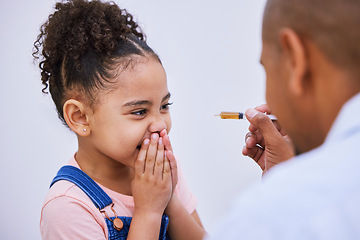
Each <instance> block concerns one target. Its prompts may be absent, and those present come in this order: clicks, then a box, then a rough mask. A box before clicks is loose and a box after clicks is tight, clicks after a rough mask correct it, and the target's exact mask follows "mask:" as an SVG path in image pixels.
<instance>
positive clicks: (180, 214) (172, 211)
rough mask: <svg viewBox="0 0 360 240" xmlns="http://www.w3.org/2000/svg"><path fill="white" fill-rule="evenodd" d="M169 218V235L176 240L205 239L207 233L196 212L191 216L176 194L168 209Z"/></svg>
mask: <svg viewBox="0 0 360 240" xmlns="http://www.w3.org/2000/svg"><path fill="white" fill-rule="evenodd" d="M165 213H166V214H167V215H168V216H169V219H170V221H169V235H170V238H171V239H174V240H182V239H184V240H188V239H192V240H197V239H199V240H200V239H203V238H204V236H205V234H206V232H205V230H204V228H203V226H202V224H201V221H200V218H199V216H198V214H197V212H196V210H195V211H194V212H193V213H192V214H190V213H189V212H188V211H187V210H186V208H185V207H184V205H183V204H182V203H181V202H180V201H179V199H178V198H177V197H176V195H175V194H174V195H173V196H172V198H171V200H170V202H169V204H168V207H167V208H166V211H165Z"/></svg>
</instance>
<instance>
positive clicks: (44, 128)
mask: <svg viewBox="0 0 360 240" xmlns="http://www.w3.org/2000/svg"><path fill="white" fill-rule="evenodd" d="M115 2H116V3H118V4H119V5H120V7H122V8H126V9H127V10H128V11H129V12H130V13H132V14H133V15H134V16H135V18H136V19H137V20H138V21H139V22H140V26H142V28H143V30H144V31H145V33H146V35H147V37H148V43H149V45H150V46H151V47H152V48H153V49H154V50H155V51H156V52H157V53H158V55H159V56H160V58H161V60H162V62H163V64H164V67H165V70H166V72H167V75H168V85H169V90H170V92H171V93H172V100H171V101H172V102H174V104H173V106H171V114H172V119H173V128H172V131H171V133H170V137H171V139H172V143H173V146H174V151H175V154H176V156H177V158H178V159H179V160H180V163H181V166H182V169H183V172H184V174H185V176H186V179H187V183H188V185H189V187H190V189H191V190H192V191H193V193H194V194H195V195H196V196H197V198H198V208H197V210H198V213H199V214H200V217H201V219H202V222H203V224H204V226H205V228H206V229H207V231H208V232H209V233H210V234H211V232H212V231H213V230H214V228H215V227H216V224H217V221H218V220H219V218H220V217H221V216H222V215H223V214H224V212H225V211H226V210H227V208H228V206H229V203H231V201H232V199H233V197H234V196H235V195H237V194H239V193H241V192H242V191H243V190H244V188H246V187H251V185H252V184H254V183H256V182H258V181H260V179H261V171H260V169H259V168H258V167H257V166H256V164H255V163H253V162H252V160H251V159H249V158H246V157H244V156H242V154H241V150H242V147H243V145H244V136H245V134H246V132H247V128H248V125H249V124H248V122H247V121H246V120H242V121H236V120H220V119H218V118H216V117H214V114H217V113H219V112H220V111H245V110H246V109H247V108H249V107H254V106H256V105H259V104H262V103H264V102H265V74H264V70H263V69H262V67H261V65H260V63H259V59H260V53H261V21H262V20H261V19H262V13H263V9H264V5H265V0H256V1H253V0H222V1H213V0H197V1H193V0H182V1H166V0H152V1H149V0H116V1H115ZM54 4H55V1H50V0H49V1H46V0H32V1H28V0H17V1H6V2H5V1H4V0H1V7H0V30H1V38H0V46H1V54H0V70H1V71H0V74H1V75H0V77H1V80H0V81H1V88H0V89H1V90H0V91H1V94H0V104H1V112H0V136H1V144H0V159H1V166H0V189H1V195H0V212H1V220H0V239H4V240H5V239H40V232H39V219H40V209H41V205H42V202H43V199H44V197H45V194H46V192H47V190H48V187H49V183H50V182H51V180H52V178H53V177H54V176H55V174H56V172H57V170H58V169H59V168H60V167H61V166H62V165H64V164H66V163H67V161H68V160H69V158H70V157H71V156H72V155H73V154H74V152H75V151H76V148H77V142H76V137H75V135H74V134H73V133H71V132H70V131H69V130H68V129H67V128H66V127H64V126H63V125H62V124H61V122H60V120H59V119H58V118H57V114H56V111H55V107H54V105H53V103H52V102H51V98H50V96H49V95H44V94H42V92H41V89H42V85H41V81H40V71H39V69H38V67H37V64H34V63H33V59H32V56H31V53H32V48H33V42H34V41H35V39H36V36H37V35H38V33H39V27H40V25H41V24H42V23H43V22H44V21H45V20H46V19H47V16H48V14H50V13H51V12H52V11H53V6H54Z"/></svg>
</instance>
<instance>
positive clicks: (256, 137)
mask: <svg viewBox="0 0 360 240" xmlns="http://www.w3.org/2000/svg"><path fill="white" fill-rule="evenodd" d="M264 113H268V114H270V109H269V107H268V106H267V105H266V104H263V105H261V106H258V107H256V108H255V109H249V110H247V111H246V117H247V118H248V120H249V122H250V126H249V132H248V133H247V134H246V136H245V144H246V145H245V147H244V148H243V150H242V153H243V155H245V156H249V157H250V158H252V159H253V160H254V161H255V162H256V163H257V164H258V165H259V166H260V167H261V169H262V170H263V173H265V172H266V171H268V170H269V169H270V168H271V167H273V166H274V165H276V164H278V163H280V162H283V161H286V160H288V159H290V158H292V157H293V156H294V155H295V151H294V147H293V145H292V143H291V140H290V138H289V137H288V136H287V135H286V133H285V131H284V129H282V128H281V127H280V125H279V123H278V122H277V121H274V122H272V121H271V120H270V119H269V118H268V117H267V116H266V115H265V114H264Z"/></svg>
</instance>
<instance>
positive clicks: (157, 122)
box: [149, 116, 167, 133]
mask: <svg viewBox="0 0 360 240" xmlns="http://www.w3.org/2000/svg"><path fill="white" fill-rule="evenodd" d="M163 129H167V124H166V121H165V118H163V117H162V116H157V117H156V118H154V120H153V121H152V122H151V124H150V126H149V131H150V132H151V133H155V132H157V133H160V131H161V130H163Z"/></svg>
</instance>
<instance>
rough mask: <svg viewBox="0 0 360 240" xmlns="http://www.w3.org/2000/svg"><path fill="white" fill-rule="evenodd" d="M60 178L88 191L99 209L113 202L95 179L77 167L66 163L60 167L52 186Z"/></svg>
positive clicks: (87, 193)
mask: <svg viewBox="0 0 360 240" xmlns="http://www.w3.org/2000/svg"><path fill="white" fill-rule="evenodd" d="M60 180H67V181H69V182H72V183H74V184H76V185H77V186H78V187H79V188H80V189H81V190H83V191H84V192H85V193H86V195H88V196H89V198H90V199H91V200H92V201H93V203H94V204H95V206H96V207H97V208H98V209H103V208H104V207H106V206H108V205H110V204H111V203H112V200H111V198H110V197H109V196H108V195H107V194H106V193H105V192H104V190H102V189H101V187H100V186H99V185H98V184H97V183H96V182H95V181H94V180H92V179H91V178H90V177H89V176H88V175H87V174H86V173H84V172H83V171H82V170H81V169H79V168H77V167H74V166H70V165H66V166H63V167H62V168H60V170H59V171H58V173H57V175H56V177H55V178H54V179H53V181H52V182H51V184H50V187H51V186H52V185H53V184H54V183H56V182H57V181H60Z"/></svg>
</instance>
